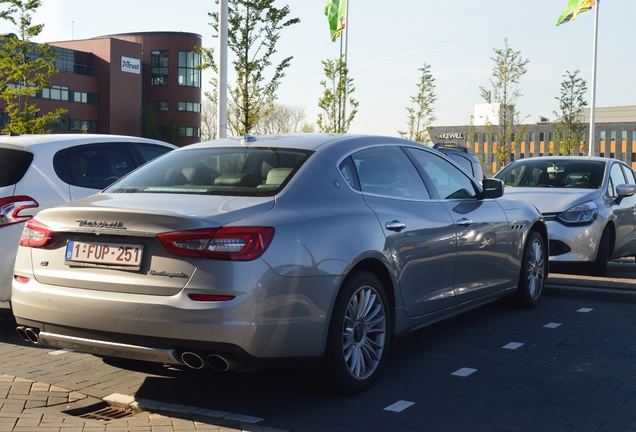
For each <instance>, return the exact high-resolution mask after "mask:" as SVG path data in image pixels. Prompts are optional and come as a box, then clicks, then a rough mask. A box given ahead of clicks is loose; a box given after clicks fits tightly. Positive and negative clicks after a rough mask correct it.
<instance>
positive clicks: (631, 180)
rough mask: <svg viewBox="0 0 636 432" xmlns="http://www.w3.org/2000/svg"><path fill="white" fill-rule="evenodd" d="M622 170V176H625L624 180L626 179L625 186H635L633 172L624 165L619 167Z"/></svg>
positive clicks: (635, 179)
mask: <svg viewBox="0 0 636 432" xmlns="http://www.w3.org/2000/svg"><path fill="white" fill-rule="evenodd" d="M621 168H623V174H625V178H626V179H627V184H630V185H636V178H635V177H634V171H633V170H631V169H630V168H629V167H626V166H625V165H621Z"/></svg>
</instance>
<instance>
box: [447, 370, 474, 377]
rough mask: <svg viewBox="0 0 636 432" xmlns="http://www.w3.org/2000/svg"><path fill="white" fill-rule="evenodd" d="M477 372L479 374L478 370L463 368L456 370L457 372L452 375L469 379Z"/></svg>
mask: <svg viewBox="0 0 636 432" xmlns="http://www.w3.org/2000/svg"><path fill="white" fill-rule="evenodd" d="M475 372H477V369H473V368H461V369H458V370H456V371H455V372H453V373H452V374H451V375H453V376H459V377H467V376H469V375H472V374H474V373H475Z"/></svg>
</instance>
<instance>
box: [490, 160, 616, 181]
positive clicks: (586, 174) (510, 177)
mask: <svg viewBox="0 0 636 432" xmlns="http://www.w3.org/2000/svg"><path fill="white" fill-rule="evenodd" d="M604 173H605V163H604V162H601V161H591V160H580V159H570V160H567V159H561V160H542V159H540V158H538V159H535V160H527V161H524V162H519V163H516V164H511V165H508V166H507V167H506V168H504V169H503V170H501V171H500V172H499V173H497V174H496V175H495V178H498V179H500V180H503V182H504V183H505V184H506V185H507V186H514V187H549V188H582V189H598V188H600V187H601V184H602V183H603V175H604Z"/></svg>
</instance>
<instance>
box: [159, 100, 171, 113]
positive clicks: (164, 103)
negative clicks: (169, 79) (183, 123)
mask: <svg viewBox="0 0 636 432" xmlns="http://www.w3.org/2000/svg"><path fill="white" fill-rule="evenodd" d="M157 111H168V101H157Z"/></svg>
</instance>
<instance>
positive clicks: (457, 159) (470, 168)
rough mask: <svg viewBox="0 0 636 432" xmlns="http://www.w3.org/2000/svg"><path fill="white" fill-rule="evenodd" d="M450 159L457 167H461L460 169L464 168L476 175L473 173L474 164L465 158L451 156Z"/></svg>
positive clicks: (455, 155) (456, 155)
mask: <svg viewBox="0 0 636 432" xmlns="http://www.w3.org/2000/svg"><path fill="white" fill-rule="evenodd" d="M450 158H451V160H452V161H453V162H455V163H456V164H457V165H459V166H460V167H462V168H464V169H465V170H466V172H467V173H470V174H472V175H475V173H474V172H473V166H472V164H471V163H470V161H469V160H468V159H467V158H465V157H464V156H461V155H458V154H451V155H450Z"/></svg>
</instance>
